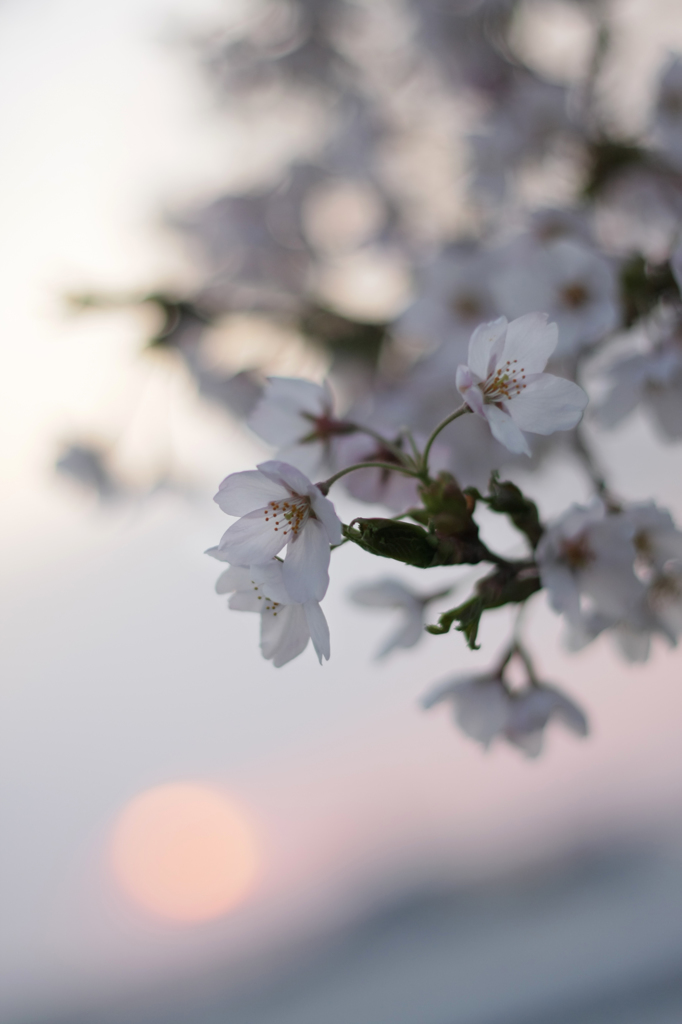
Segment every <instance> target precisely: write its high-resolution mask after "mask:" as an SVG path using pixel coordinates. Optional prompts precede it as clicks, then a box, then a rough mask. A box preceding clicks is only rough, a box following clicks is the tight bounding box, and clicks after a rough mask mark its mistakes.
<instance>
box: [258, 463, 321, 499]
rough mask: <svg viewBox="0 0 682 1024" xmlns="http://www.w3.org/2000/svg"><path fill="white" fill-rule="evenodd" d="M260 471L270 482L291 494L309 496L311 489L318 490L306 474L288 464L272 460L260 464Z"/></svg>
mask: <svg viewBox="0 0 682 1024" xmlns="http://www.w3.org/2000/svg"><path fill="white" fill-rule="evenodd" d="M258 469H259V470H260V472H261V473H264V474H265V476H266V477H267V478H268V479H269V480H272V481H273V482H275V483H278V484H280V485H281V486H282V487H284V488H285V489H286V491H287V493H289V494H302V495H307V494H309V493H310V491H311V489H315V490H317V488H315V485H314V484H313V483H312V482H311V481H310V480H309V479H308V477H307V476H306V475H305V473H302V472H301V471H300V469H296V467H295V466H290V465H289V463H288V462H280V461H279V460H278V459H270V460H269V461H268V462H260V463H259V464H258Z"/></svg>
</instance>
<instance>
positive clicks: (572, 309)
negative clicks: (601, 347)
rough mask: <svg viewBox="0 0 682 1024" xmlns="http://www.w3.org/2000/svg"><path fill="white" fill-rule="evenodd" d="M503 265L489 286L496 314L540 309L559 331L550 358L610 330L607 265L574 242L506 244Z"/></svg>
mask: <svg viewBox="0 0 682 1024" xmlns="http://www.w3.org/2000/svg"><path fill="white" fill-rule="evenodd" d="M506 262H507V266H506V267H504V268H503V269H501V271H500V272H499V273H498V274H497V275H496V276H495V278H494V280H493V282H492V289H493V294H494V295H495V298H496V300H497V304H498V306H499V308H500V309H501V310H502V312H504V313H506V314H507V316H510V317H518V316H520V315H521V314H523V313H528V312H530V311H531V310H533V309H546V310H547V311H548V314H549V316H550V317H551V319H552V320H553V321H556V323H557V325H558V327H559V340H558V344H557V347H556V352H555V355H556V356H558V357H561V356H566V355H572V354H573V353H575V352H578V351H579V350H580V349H581V348H584V347H585V346H586V345H591V344H592V343H593V342H595V341H598V340H599V339H600V338H602V337H604V335H605V334H608V333H609V331H612V330H614V328H615V327H616V326H617V325H618V319H619V312H618V310H619V295H618V281H617V277H616V273H615V270H614V268H613V266H612V264H611V263H610V262H609V261H608V260H607V259H605V258H604V257H603V256H600V255H598V254H597V253H596V252H594V250H593V249H591V248H589V247H588V246H586V245H584V244H582V243H579V242H577V241H575V240H574V239H568V238H559V239H558V240H557V241H555V242H551V243H549V244H546V245H535V246H530V247H529V246H528V243H527V241H526V239H521V240H520V243H519V244H516V245H515V244H512V246H511V247H510V249H509V252H508V258H507V261H506Z"/></svg>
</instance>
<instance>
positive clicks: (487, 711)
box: [453, 680, 510, 747]
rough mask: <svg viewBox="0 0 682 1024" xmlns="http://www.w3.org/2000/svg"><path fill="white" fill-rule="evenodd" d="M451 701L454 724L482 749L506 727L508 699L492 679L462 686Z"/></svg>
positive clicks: (497, 683)
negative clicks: (453, 710) (476, 741)
mask: <svg viewBox="0 0 682 1024" xmlns="http://www.w3.org/2000/svg"><path fill="white" fill-rule="evenodd" d="M453 699H454V703H455V719H456V721H457V724H458V725H459V727H460V728H461V729H462V730H463V732H465V733H466V734H467V736H471V738H472V739H474V740H478V742H479V743H482V744H483V746H484V747H487V746H489V745H490V743H491V742H492V740H493V739H494V738H495V736H497V735H498V733H500V732H501V731H502V730H503V729H504V727H505V725H506V724H507V719H508V716H509V712H510V700H509V697H508V696H507V694H506V693H505V691H504V689H503V688H502V686H501V684H500V683H499V682H497V681H496V680H478V681H476V682H471V683H463V684H462V685H461V686H459V687H458V688H457V689H456V690H454V692H453Z"/></svg>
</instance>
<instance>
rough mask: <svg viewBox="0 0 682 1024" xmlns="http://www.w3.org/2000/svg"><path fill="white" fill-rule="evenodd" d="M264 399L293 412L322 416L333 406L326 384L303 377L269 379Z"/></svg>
mask: <svg viewBox="0 0 682 1024" xmlns="http://www.w3.org/2000/svg"><path fill="white" fill-rule="evenodd" d="M264 398H268V399H269V400H270V401H271V402H273V403H274V402H276V403H277V404H278V405H281V406H282V407H283V408H286V409H289V410H290V411H291V412H295V411H296V410H301V412H309V413H312V414H313V415H321V414H322V413H323V412H325V411H326V410H328V409H329V408H330V406H331V394H330V391H329V387H328V386H327V385H326V382H325V384H323V385H320V384H314V383H313V381H311V380H304V379H303V378H302V377H268V384H267V387H266V389H265V392H264Z"/></svg>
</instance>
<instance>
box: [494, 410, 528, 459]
mask: <svg viewBox="0 0 682 1024" xmlns="http://www.w3.org/2000/svg"><path fill="white" fill-rule="evenodd" d="M484 415H485V418H486V419H487V421H488V423H489V425H490V429H491V431H492V435H493V437H494V438H495V439H496V440H497V441H499V442H500V444H503V445H504V446H505V448H508V449H509V451H510V452H514V453H515V454H521V453H523V454H524V455H530V448H529V447H528V442H527V441H526V439H525V437H524V436H523V434H522V433H521V431H520V430H519V428H518V427H517V425H516V423H514V421H513V419H512V418H511V416H510V415H509V413H508V412H506V411H505V410H504V409H498V407H497V406H496V405H486V406H485V407H484Z"/></svg>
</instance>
